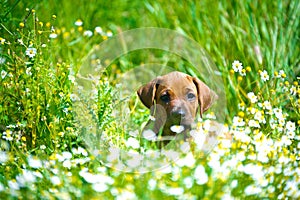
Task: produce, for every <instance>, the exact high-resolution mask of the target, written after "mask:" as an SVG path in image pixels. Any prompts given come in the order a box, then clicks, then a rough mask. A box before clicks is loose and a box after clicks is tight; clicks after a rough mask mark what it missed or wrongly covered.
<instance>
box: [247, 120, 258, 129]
mask: <svg viewBox="0 0 300 200" xmlns="http://www.w3.org/2000/svg"><path fill="white" fill-rule="evenodd" d="M248 124H249V126H250V127H255V128H260V125H259V123H258V121H256V120H253V119H251V120H249V122H248Z"/></svg>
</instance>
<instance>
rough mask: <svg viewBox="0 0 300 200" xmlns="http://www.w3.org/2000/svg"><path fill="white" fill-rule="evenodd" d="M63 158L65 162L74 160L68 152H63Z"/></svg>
mask: <svg viewBox="0 0 300 200" xmlns="http://www.w3.org/2000/svg"><path fill="white" fill-rule="evenodd" d="M62 157H63V158H64V160H69V159H71V158H72V154H71V153H70V152H68V151H64V152H62Z"/></svg>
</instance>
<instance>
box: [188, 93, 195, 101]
mask: <svg viewBox="0 0 300 200" xmlns="http://www.w3.org/2000/svg"><path fill="white" fill-rule="evenodd" d="M187 98H188V99H189V100H194V99H195V98H196V95H194V94H193V93H188V95H187Z"/></svg>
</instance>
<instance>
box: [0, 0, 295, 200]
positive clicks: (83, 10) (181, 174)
mask: <svg viewBox="0 0 300 200" xmlns="http://www.w3.org/2000/svg"><path fill="white" fill-rule="evenodd" d="M1 5H3V6H2V7H1V8H0V61H1V62H0V73H1V74H0V136H1V138H0V197H1V199H17V198H24V199H27V198H28V199H53V198H58V199H68V198H72V199H73V198H81V199H84V198H94V199H97V198H105V199H114V198H116V197H119V198H123V196H125V197H128V198H129V199H134V198H135V197H136V198H138V199H157V198H166V199H176V198H178V199H199V198H206V199H220V198H221V197H222V196H224V195H231V196H232V197H236V198H241V199H244V198H250V199H257V198H266V199H276V198H285V197H287V198H295V199H296V198H299V197H300V194H299V187H300V182H299V178H297V177H299V176H300V174H299V170H298V168H299V159H300V158H299V155H298V152H299V148H300V143H299V140H300V134H299V124H300V121H299V116H300V100H299V95H300V89H299V73H300V67H299V55H300V49H299V45H298V44H299V21H300V20H299V19H300V13H299V10H300V3H299V1H279V0H278V1H268V2H262V1H250V0H249V1H225V0H221V1H196V2H195V1H175V0H171V1H164V0H156V1H148V0H142V1H121V0H119V1H118V0H116V1H112V2H109V1H96V0H93V1H57V0H51V1H45V0H44V1H18V0H16V1H9V0H1ZM77 20H81V21H82V22H83V25H75V22H76V21H77ZM95 27H101V28H102V30H103V33H101V34H99V33H96V32H95V31H94V30H95ZM140 27H161V28H168V29H171V30H176V31H178V32H179V33H181V34H183V35H185V36H187V37H189V38H191V39H193V40H195V41H196V42H198V43H199V44H200V45H201V46H202V47H203V48H204V49H205V50H206V51H207V52H208V54H209V55H210V56H211V58H212V60H213V62H214V63H215V65H216V66H217V69H218V70H219V74H220V76H221V79H222V80H223V82H224V86H225V88H224V89H225V93H226V101H227V102H226V105H227V106H226V108H224V109H225V113H226V119H225V123H226V125H228V129H229V130H228V131H227V132H229V133H230V134H232V137H233V141H232V142H231V143H230V144H228V143H227V142H226V140H220V143H219V144H218V145H217V146H216V148H215V149H214V150H213V151H212V152H211V153H210V154H208V155H207V156H203V152H199V151H197V149H195V150H193V151H192V152H193V155H192V156H191V155H190V154H188V155H186V154H184V155H181V157H180V159H181V160H180V161H181V163H180V162H175V161H172V162H173V164H172V165H171V166H170V167H168V168H167V169H165V170H162V171H151V172H149V173H145V174H139V173H125V172H122V171H121V172H120V171H118V170H115V169H112V168H109V167H106V166H105V164H104V163H103V162H102V160H101V159H97V158H96V157H95V155H93V154H92V152H89V153H88V154H87V152H86V150H85V148H87V146H85V141H86V140H87V139H88V137H89V136H90V135H89V134H90V133H89V131H90V130H89V129H88V127H89V125H91V124H92V125H93V124H97V127H98V129H97V130H98V131H99V130H100V131H104V132H105V134H104V132H103V133H102V134H100V135H99V137H100V138H99V140H97V141H93V137H92V141H91V142H92V143H93V145H95V146H97V147H98V146H99V145H100V146H101V145H102V146H105V148H108V147H109V146H110V143H111V144H113V145H115V146H117V147H120V148H121V149H124V150H126V151H135V152H138V153H140V154H142V153H143V152H145V151H147V150H148V149H154V150H155V149H157V147H156V146H155V144H152V143H150V142H149V143H148V142H145V141H144V140H143V139H142V138H139V137H133V136H130V134H128V132H129V131H135V130H138V131H141V130H142V127H143V125H144V124H145V123H146V122H147V120H148V118H149V116H148V114H149V111H148V110H147V109H146V108H145V107H144V106H143V105H142V104H141V103H140V102H139V100H138V98H137V97H136V96H135V95H134V93H135V91H132V92H133V95H132V97H131V99H130V101H129V102H128V105H127V104H124V102H123V101H122V99H121V98H119V95H120V94H119V92H120V86H118V81H119V80H120V79H121V78H122V75H124V74H126V73H128V72H129V71H130V70H132V69H133V68H134V67H137V66H140V65H141V64H143V63H146V64H147V63H157V64H161V65H164V66H169V67H172V68H174V69H177V70H179V71H183V72H193V70H192V69H193V66H191V63H189V61H188V60H185V59H183V58H181V57H179V56H177V55H173V54H172V53H170V52H164V51H162V50H157V49H147V50H138V51H134V52H130V53H128V54H126V55H123V56H121V57H120V58H117V59H116V60H114V61H113V62H112V64H111V65H110V66H109V67H108V68H106V69H102V71H101V74H100V75H101V76H100V77H97V76H94V77H90V78H94V84H91V85H90V87H94V89H95V93H94V96H90V97H91V98H88V99H85V100H86V102H88V103H90V105H88V106H87V105H84V107H80V108H81V109H79V110H78V109H77V108H78V107H77V104H76V102H77V101H74V99H76V98H81V97H82V96H80V95H84V94H85V93H84V92H86V91H82V90H80V88H78V87H77V85H76V81H78V79H76V81H75V80H74V79H75V78H76V77H77V75H78V72H79V70H80V67H81V65H82V64H83V63H85V62H86V59H87V56H88V55H89V52H90V51H91V49H93V48H94V47H95V46H96V45H97V44H99V43H101V42H103V41H105V40H107V39H109V38H110V37H109V34H110V33H113V35H116V34H118V33H120V32H122V31H126V30H131V29H135V28H140ZM87 30H90V31H92V33H93V35H92V36H91V37H88V36H87V35H85V34H86V33H88V32H86V31H87ZM50 34H52V36H54V35H53V34H56V35H55V36H56V37H55V38H50V37H49V36H50ZM29 48H34V49H35V50H36V52H37V53H36V54H35V53H34V52H31V53H33V55H32V57H30V56H29V55H28V52H27V53H26V50H28V49H29ZM32 51H33V50H32ZM234 60H239V61H240V62H241V63H243V67H244V69H245V76H242V75H241V73H239V72H234V71H233V68H232V63H233V62H234ZM98 62H99V61H98V60H92V63H93V64H94V65H95V66H97V65H98V64H99V63H98ZM100 62H108V61H105V60H104V61H100ZM264 70H266V72H267V73H268V75H269V80H267V81H263V80H262V78H261V72H263V71H264ZM280 70H283V71H280ZM278 74H279V75H278ZM197 75H198V76H199V77H201V74H197ZM77 78H78V77H77ZM201 78H203V77H201ZM204 78H205V77H204ZM250 92H254V94H255V95H256V96H257V98H258V102H254V103H251V101H250V99H249V97H248V94H249V93H250ZM267 102H269V103H270V104H271V106H272V108H271V109H269V108H267V107H266V104H267ZM261 103H265V105H262V104H261ZM122 106H123V107H122ZM121 109H123V110H121ZM116 111H119V114H118V113H117V112H116ZM122 111H124V112H122ZM116 113H117V114H116ZM216 114H217V113H216ZM89 116H92V117H91V118H89ZM87 119H88V120H87ZM91 119H92V120H91ZM79 122H84V123H79ZM243 122H245V124H243V125H242V124H241V123H243ZM252 122H253V123H254V122H257V123H258V124H259V126H256V127H255V126H254V125H253V124H252V125H251V123H252ZM201 123H206V121H204V122H201ZM201 123H200V124H201ZM92 130H95V129H92ZM83 133H86V134H87V135H83V137H82V134H83ZM85 136H87V138H85ZM102 136H103V137H104V136H105V139H106V140H103V139H104V138H103V137H102ZM132 138H135V139H136V140H137V141H138V143H139V145H140V146H139V147H138V148H134V147H130V145H129V146H128V144H127V143H128V141H129V139H132ZM98 141H101V142H100V143H99V142H98ZM192 147H193V146H192ZM87 150H90V149H89V148H87ZM102 153H103V152H102ZM99 156H100V158H101V156H104V155H101V154H100V155H99ZM161 162H163V161H161ZM182 163H183V164H182ZM218 164H219V165H220V166H218ZM203 169H204V171H203ZM91 177H93V178H92V179H93V180H91ZM206 177H207V179H206ZM96 180H101V181H96Z"/></svg>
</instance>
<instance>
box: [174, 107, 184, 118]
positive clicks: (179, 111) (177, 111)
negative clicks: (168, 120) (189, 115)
mask: <svg viewBox="0 0 300 200" xmlns="http://www.w3.org/2000/svg"><path fill="white" fill-rule="evenodd" d="M172 115H174V116H178V117H184V116H185V111H184V110H183V109H182V108H178V109H173V111H172Z"/></svg>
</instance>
